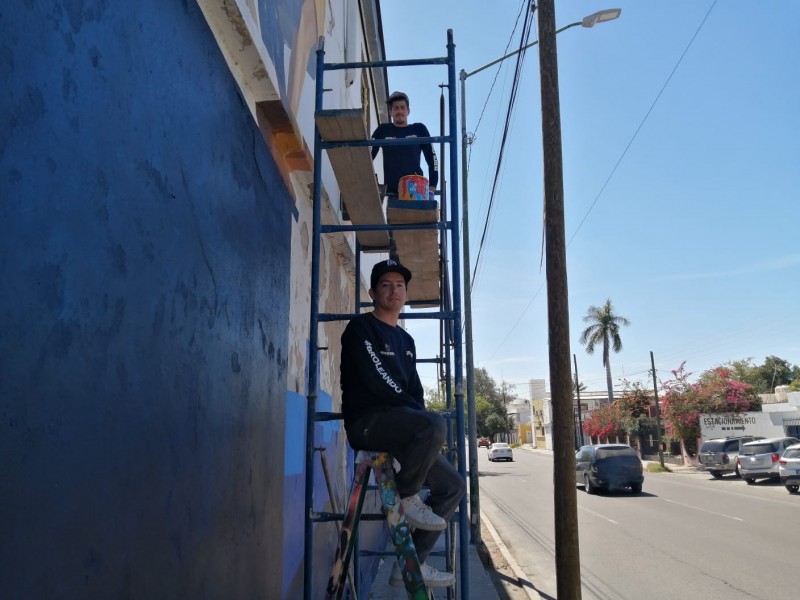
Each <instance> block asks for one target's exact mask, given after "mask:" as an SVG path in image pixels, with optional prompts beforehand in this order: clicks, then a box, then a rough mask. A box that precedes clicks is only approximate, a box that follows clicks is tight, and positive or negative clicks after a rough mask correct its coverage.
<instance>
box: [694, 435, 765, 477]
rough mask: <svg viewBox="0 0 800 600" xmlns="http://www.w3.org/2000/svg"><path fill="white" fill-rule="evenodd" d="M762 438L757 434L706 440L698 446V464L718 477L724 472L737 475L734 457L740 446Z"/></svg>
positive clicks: (737, 453)
mask: <svg viewBox="0 0 800 600" xmlns="http://www.w3.org/2000/svg"><path fill="white" fill-rule="evenodd" d="M763 439H764V438H763V437H761V436H757V435H731V436H728V437H724V438H715V439H712V440H706V441H705V442H703V445H702V446H701V447H700V453H699V456H698V458H699V459H700V466H701V467H702V468H703V469H705V470H706V471H709V472H710V473H711V474H712V475H713V476H714V478H716V479H719V478H721V477H722V476H723V475H724V474H725V473H734V474H735V475H736V476H737V477H739V476H740V475H739V463H738V462H737V461H736V459H737V458H738V457H739V452H741V450H742V446H743V445H744V444H746V443H748V442H753V441H755V440H763Z"/></svg>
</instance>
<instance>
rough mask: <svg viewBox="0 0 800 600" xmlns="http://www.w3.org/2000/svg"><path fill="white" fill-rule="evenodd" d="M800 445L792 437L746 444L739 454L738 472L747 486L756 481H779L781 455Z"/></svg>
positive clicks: (798, 441) (799, 441) (799, 442)
mask: <svg viewBox="0 0 800 600" xmlns="http://www.w3.org/2000/svg"><path fill="white" fill-rule="evenodd" d="M794 444H800V440H798V439H797V438H793V437H776V438H767V439H763V440H758V441H756V442H748V443H747V444H745V445H744V446H742V451H741V452H740V453H739V472H740V473H741V474H742V477H743V478H744V480H745V481H746V482H747V483H748V485H752V484H753V483H755V482H756V479H764V478H768V479H779V478H780V476H781V474H780V471H779V468H780V464H779V462H778V461H779V460H780V459H781V454H783V451H784V450H786V448H788V447H789V446H792V445H794Z"/></svg>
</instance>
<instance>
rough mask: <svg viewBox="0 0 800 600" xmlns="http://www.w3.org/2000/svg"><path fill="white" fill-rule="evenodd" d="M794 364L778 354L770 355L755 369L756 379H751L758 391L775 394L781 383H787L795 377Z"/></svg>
mask: <svg viewBox="0 0 800 600" xmlns="http://www.w3.org/2000/svg"><path fill="white" fill-rule="evenodd" d="M792 371H793V368H792V365H791V364H790V363H789V362H788V361H785V360H783V359H782V358H778V357H777V356H768V357H767V358H766V360H764V364H763V365H761V366H760V367H756V369H755V381H751V382H749V383H752V384H753V386H754V387H755V388H756V392H758V393H765V392H766V393H768V394H774V393H775V387H776V386H779V385H786V384H788V383H790V382H791V381H792V379H793V373H792Z"/></svg>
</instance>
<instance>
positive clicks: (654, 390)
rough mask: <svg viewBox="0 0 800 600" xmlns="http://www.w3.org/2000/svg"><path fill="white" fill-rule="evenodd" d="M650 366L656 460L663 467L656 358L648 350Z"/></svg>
mask: <svg viewBox="0 0 800 600" xmlns="http://www.w3.org/2000/svg"><path fill="white" fill-rule="evenodd" d="M650 366H651V367H652V368H653V393H654V394H655V395H656V435H657V436H658V460H659V462H660V463H661V467H662V468H663V467H664V450H663V449H662V448H661V407H660V406H659V405H658V385H657V384H656V360H655V358H653V351H652V350H650Z"/></svg>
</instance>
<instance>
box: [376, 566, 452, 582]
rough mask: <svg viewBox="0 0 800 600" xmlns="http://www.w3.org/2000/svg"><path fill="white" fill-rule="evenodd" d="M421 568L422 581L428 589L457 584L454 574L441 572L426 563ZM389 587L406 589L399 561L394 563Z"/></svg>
mask: <svg viewBox="0 0 800 600" xmlns="http://www.w3.org/2000/svg"><path fill="white" fill-rule="evenodd" d="M419 568H420V570H421V571H422V579H423V581H425V585H426V586H428V587H450V586H452V585H455V583H456V576H455V575H453V574H452V573H448V572H447V571H439V570H438V569H434V568H433V567H429V566H428V565H426V564H425V563H422V564H421V565H420V566H419ZM389 585H391V586H394V587H405V582H404V581H403V574H402V573H401V572H400V564H399V563H398V562H397V561H394V566H393V567H392V574H391V575H390V576H389Z"/></svg>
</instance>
